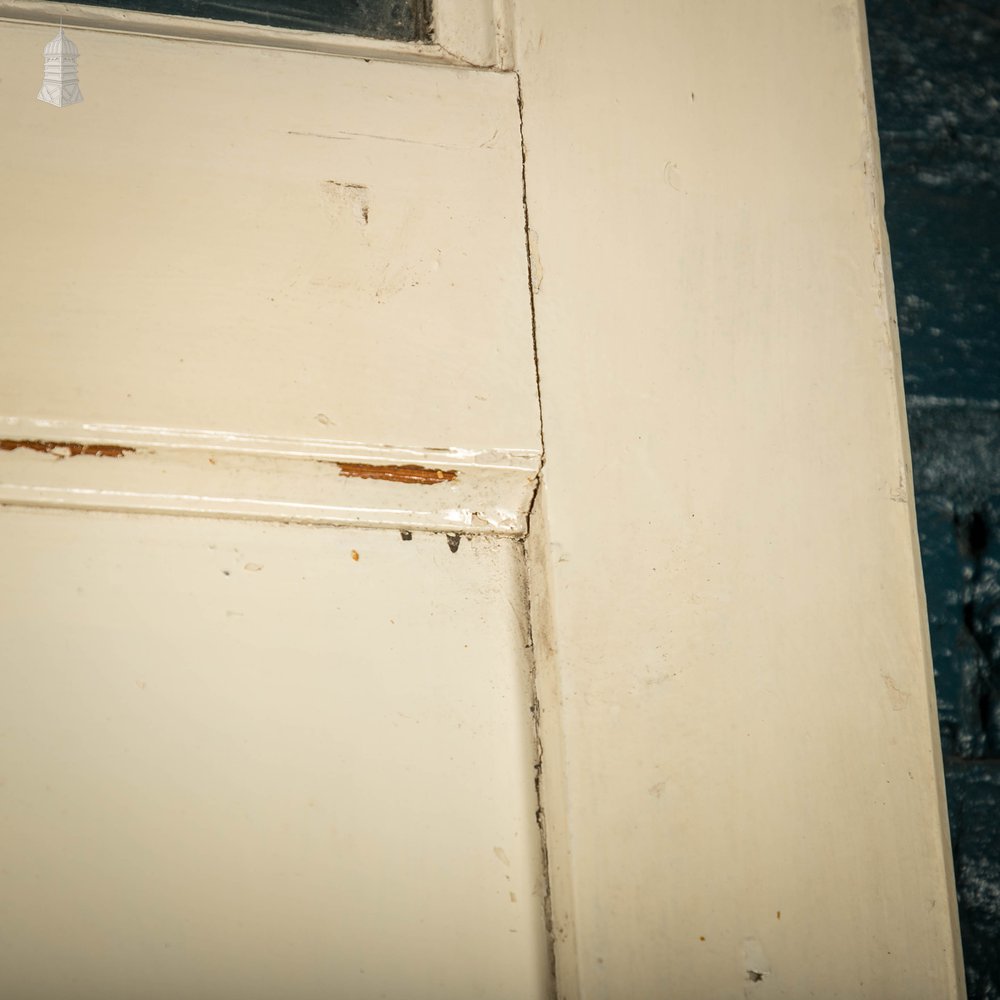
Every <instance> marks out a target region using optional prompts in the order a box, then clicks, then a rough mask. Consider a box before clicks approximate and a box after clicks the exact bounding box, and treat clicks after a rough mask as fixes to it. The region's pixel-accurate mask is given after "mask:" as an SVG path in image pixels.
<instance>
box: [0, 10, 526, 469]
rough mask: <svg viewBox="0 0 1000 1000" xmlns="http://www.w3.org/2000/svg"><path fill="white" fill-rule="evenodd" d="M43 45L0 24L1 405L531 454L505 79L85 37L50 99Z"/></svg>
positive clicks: (159, 424)
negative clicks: (76, 74)
mask: <svg viewBox="0 0 1000 1000" xmlns="http://www.w3.org/2000/svg"><path fill="white" fill-rule="evenodd" d="M50 34H51V29H50V28H47V27H44V26H37V25H26V24H14V23H4V24H2V26H0V57H2V61H3V64H4V66H5V70H4V73H5V77H4V80H5V83H4V87H3V88H2V90H0V116H2V119H3V121H4V123H5V125H4V127H5V131H6V133H7V134H8V135H9V136H10V141H8V142H6V143H4V146H3V150H2V152H0V169H2V170H3V175H4V185H3V189H2V191H0V222H2V226H3V232H4V237H3V239H2V241H0V274H2V276H3V277H2V278H0V320H2V322H3V326H4V329H5V330H6V331H7V335H6V336H5V337H4V338H3V339H2V341H0V416H3V417H16V418H22V419H33V420H52V421H60V422H63V423H68V424H73V423H76V424H77V425H79V428H80V432H81V433H82V432H84V431H86V430H88V429H91V428H93V427H99V428H114V427H124V428H150V429H155V430H159V431H162V430H176V431H178V432H214V433H219V434H227V433H239V434H244V435H250V436H254V437H258V438H280V439H295V440H307V441H316V442H349V443H362V444H366V445H376V446H379V445H381V446H390V447H404V448H417V449H430V448H456V447H457V448H465V449H471V450H474V451H483V450H495V449H499V450H505V451H520V452H525V451H528V452H531V451H534V452H537V451H538V449H539V443H538V407H537V398H536V392H535V379H534V372H533V356H532V345H531V324H530V312H529V303H528V293H527V276H526V259H525V252H524V225H523V209H522V192H521V168H520V136H519V131H518V113H517V96H516V81H515V80H514V79H513V78H512V77H511V76H509V75H502V74H495V73H489V72H477V71H468V70H458V69H451V68H445V67H439V66H432V67H422V66H416V65H400V64H395V63H389V62H374V61H372V62H368V61H365V60H362V59H341V58H334V57H330V56H324V55H308V54H303V53H288V52H279V51H272V50H266V49H257V50H254V49H249V48H243V47H238V46H227V45H217V46H208V45H206V44H204V43H199V42H183V41H177V40H164V39H155V38H141V37H129V36H124V35H115V34H112V33H108V32H102V31H85V30H83V29H74V32H73V34H72V37H73V38H74V40H75V42H76V44H77V45H78V46H79V48H80V59H79V68H80V85H81V88H82V91H83V94H84V103H83V104H81V105H79V106H75V107H73V108H72V109H54V108H51V107H48V106H46V105H44V104H42V103H40V102H38V101H36V100H35V99H34V95H35V93H36V92H37V88H38V85H39V82H40V79H41V77H40V74H41V65H42V63H41V51H42V47H43V45H44V43H45V42H46V41H47V40H48V38H49V37H50ZM60 112H61V113H60ZM223 376H224V377H223ZM83 425H86V427H84V426H83ZM94 433H98V432H97V431H95V432H94ZM112 441H113V439H112Z"/></svg>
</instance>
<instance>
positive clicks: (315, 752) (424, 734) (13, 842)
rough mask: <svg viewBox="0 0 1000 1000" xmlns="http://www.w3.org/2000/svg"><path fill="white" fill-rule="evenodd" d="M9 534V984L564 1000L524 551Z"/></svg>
mask: <svg viewBox="0 0 1000 1000" xmlns="http://www.w3.org/2000/svg"><path fill="white" fill-rule="evenodd" d="M0 538H2V547H3V552H4V558H3V560H2V562H0V628H2V631H3V635H4V641H3V649H2V653H0V732H2V760H3V769H2V779H3V781H2V785H0V856H2V863H0V994H2V995H3V996H5V997H17V998H18V1000H51V998H53V997H60V998H64V1000H90V998H93V997H96V996H101V997H106V998H109V1000H119V998H121V1000H125V998H134V997H139V996H141V997H148V998H151V1000H156V998H165V1000H166V998H170V1000H173V998H176V997H180V996H187V997H205V998H206V1000H208V998H211V1000H253V998H261V1000H264V998H267V1000H272V998H274V997H277V996H283V997H290V998H303V1000H304V998H310V997H317V996H343V997H351V998H358V1000H363V998H368V997H371V998H376V997H396V998H399V1000H413V998H422V997H423V998H428V1000H432V998H434V1000H437V998H441V997H455V998H459V997H462V998H468V997H481V998H496V1000H506V998H512V997H518V998H521V997H524V998H539V1000H541V998H543V997H545V996H547V988H548V961H547V958H548V956H547V948H546V936H545V930H544V926H543V919H542V894H543V880H542V872H541V867H540V858H539V839H538V828H537V826H536V822H535V808H536V798H535V789H534V782H533V779H534V769H533V763H534V742H533V737H532V720H531V716H530V713H529V705H530V703H531V681H530V663H529V662H528V659H527V657H526V653H525V645H526V640H525V631H524V615H525V607H524V594H525V589H524V579H523V569H522V556H521V548H520V544H519V543H517V542H515V541H512V540H502V539H490V538H477V539H463V540H462V541H461V544H460V545H459V546H458V548H457V550H456V551H454V552H453V551H451V548H450V547H449V545H448V544H447V541H446V539H445V538H444V537H443V536H441V535H436V534H428V533H420V532H417V533H414V535H413V537H412V539H410V540H409V541H404V540H403V538H402V537H401V535H400V532H398V531H378V530H362V529H348V528H337V529H324V528H312V527H305V526H297V525H292V526H288V525H262V524H255V523H250V522H242V521H215V520H211V519H208V518H190V517H187V518H176V517H136V516H133V515H115V514H91V513H84V512H77V511H52V510H27V511H26V510H15V509H13V508H0Z"/></svg>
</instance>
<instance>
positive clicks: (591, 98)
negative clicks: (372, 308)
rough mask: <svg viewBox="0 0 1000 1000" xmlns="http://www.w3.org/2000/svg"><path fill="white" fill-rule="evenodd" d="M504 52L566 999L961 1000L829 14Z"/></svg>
mask: <svg viewBox="0 0 1000 1000" xmlns="http://www.w3.org/2000/svg"><path fill="white" fill-rule="evenodd" d="M515 37H516V39H517V67H518V70H519V72H520V74H521V84H522V95H523V107H524V128H525V150H526V183H527V201H528V214H529V223H530V226H531V229H532V230H533V233H534V239H533V245H534V248H535V254H534V257H533V276H534V278H535V283H536V285H538V286H539V290H538V292H537V294H536V297H535V315H536V320H537V346H538V361H539V368H540V386H541V398H542V415H543V426H544V437H545V452H546V458H545V466H544V470H543V489H542V497H543V500H544V508H543V510H541V511H539V512H537V513H536V514H535V515H533V516H532V526H531V533H530V534H529V544H530V545H532V546H534V548H535V549H536V559H537V561H536V570H537V571H538V575H537V576H536V578H535V583H534V586H533V596H532V612H533V629H534V634H535V648H536V651H540V652H542V653H543V654H544V657H543V661H542V663H541V664H540V667H539V670H540V675H543V676H542V684H543V687H542V691H543V699H542V704H543V723H544V725H543V734H542V745H543V752H544V758H543V760H544V765H543V782H544V785H543V791H544V799H543V801H544V802H545V806H546V817H547V828H548V830H549V863H550V877H551V880H552V889H553V908H554V913H555V918H556V922H555V926H556V941H557V962H558V966H557V968H558V975H559V983H560V994H561V995H562V996H566V997H581V998H586V1000H596V998H607V1000H610V998H619V997H634V998H644V1000H645V998H666V997H671V998H684V1000H700V998H706V1000H708V998H711V1000H745V998H758V997H759V998H766V997H785V998H789V1000H801V998H803V997H809V996H815V997H822V998H833V997H852V998H853V997H871V998H873V1000H891V998H892V1000H918V998H926V1000H941V998H945V997H958V996H961V995H962V994H963V986H962V977H961V966H960V961H959V954H960V948H959V944H958V937H957V922H956V918H955V909H954V894H953V881H952V875H951V871H950V860H949V852H948V847H947V823H946V817H945V811H944V804H943V796H942V783H941V775H940V758H939V748H938V742H937V732H936V725H935V719H934V702H933V685H932V679H931V672H930V660H929V655H928V643H927V631H926V622H925V618H924V613H923V593H922V582H921V578H920V572H919V566H918V561H917V545H916V537H915V530H914V521H913V508H912V501H911V493H910V474H909V469H908V466H907V446H906V441H905V425H904V422H903V416H902V404H901V394H900V388H901V378H900V373H899V361H898V343H897V334H896V328H895V323H894V310H893V299H892V289H891V283H890V281H889V277H888V275H889V268H888V262H887V258H886V253H887V248H886V243H885V236H884V231H883V228H882V218H881V185H880V178H879V166H878V158H877V153H876V145H875V136H874V128H875V124H874V120H873V117H872V104H871V95H870V86H869V71H868V62H867V53H866V49H865V42H864V29H863V21H862V19H861V16H860V12H859V9H858V5H857V4H855V3H849V4H842V3H833V2H826V0H807V2H802V3H794V4H788V3H777V2H775V3H754V4H747V3H743V2H735V0H733V2H730V0H714V2H711V3H698V4H686V3H680V2H669V3H661V4H644V5H633V6H632V7H631V8H630V13H629V16H628V17H614V16H608V10H607V8H606V6H605V5H602V4H598V3H596V2H584V3H579V2H572V3H571V2H569V0H536V2H533V3H519V4H518V5H517V19H516V23H515ZM539 524H544V526H545V528H546V530H547V532H548V538H547V540H545V539H544V538H543V536H542V534H541V533H539V532H536V526H538V525H539Z"/></svg>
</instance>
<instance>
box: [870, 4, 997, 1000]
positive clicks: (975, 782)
mask: <svg viewBox="0 0 1000 1000" xmlns="http://www.w3.org/2000/svg"><path fill="white" fill-rule="evenodd" d="M868 25H869V39H870V45H871V53H872V68H873V71H874V76H875V95H876V102H877V105H878V122H879V135H880V141H881V149H882V169H883V173H884V178H885V192H886V219H887V223H888V228H889V239H890V243H891V249H892V263H893V275H894V278H895V283H896V301H897V306H898V309H899V324H900V337H901V341H902V351H903V371H904V379H905V384H906V393H907V410H908V414H909V423H910V442H911V446H912V449H913V467H914V479H915V485H916V502H917V518H918V523H919V527H920V545H921V552H922V558H923V566H924V576H925V582H926V588H927V603H928V610H929V612H930V624H931V641H932V644H933V651H934V673H935V679H936V683H937V692H938V710H939V713H940V721H941V742H942V746H943V750H944V757H945V773H946V778H947V783H948V806H949V813H950V817H951V834H952V840H953V847H954V852H955V869H956V878H957V883H958V896H959V912H960V917H961V921H962V941H963V947H964V949H965V963H966V973H967V978H968V984H969V996H970V997H971V998H973V1000H1000V2H995V0H964V2H962V0H868Z"/></svg>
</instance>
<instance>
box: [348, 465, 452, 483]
mask: <svg viewBox="0 0 1000 1000" xmlns="http://www.w3.org/2000/svg"><path fill="white" fill-rule="evenodd" d="M337 468H339V469H340V474H341V475H342V476H347V477H349V478H353V479H384V480H386V481H387V482H390V483H419V484H420V485H421V486H436V485H437V484H438V483H445V482H450V481H451V480H453V479H457V478H458V472H457V471H456V470H455V469H428V468H427V467H426V466H423V465H368V464H366V463H363V462H338V463H337Z"/></svg>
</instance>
